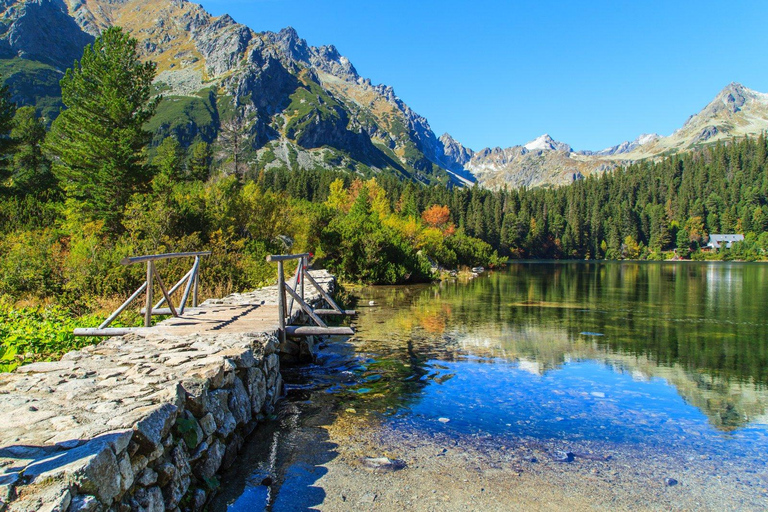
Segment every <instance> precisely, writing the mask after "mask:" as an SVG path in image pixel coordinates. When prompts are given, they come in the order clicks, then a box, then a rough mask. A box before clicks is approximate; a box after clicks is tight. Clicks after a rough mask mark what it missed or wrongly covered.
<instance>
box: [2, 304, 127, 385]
mask: <svg viewBox="0 0 768 512" xmlns="http://www.w3.org/2000/svg"><path fill="white" fill-rule="evenodd" d="M121 318H122V319H118V320H116V321H115V322H113V323H112V325H111V326H110V327H128V326H131V327H132V326H138V325H141V322H142V319H141V317H140V316H139V314H138V313H137V312H132V313H129V312H126V313H124V315H123V316H122V317H121ZM103 321H104V315H97V314H91V315H85V316H80V317H76V316H74V315H73V314H72V313H71V312H70V311H68V310H67V309H66V308H63V307H61V306H58V305H48V306H25V307H16V306H15V305H14V304H12V303H11V302H10V301H8V300H7V299H0V372H9V371H12V370H13V369H14V368H16V367H17V366H19V365H20V364H23V363H28V362H32V361H52V360H58V359H59V358H60V357H61V356H62V355H64V354H65V353H67V352H69V351H71V350H77V349H79V348H82V347H84V346H86V345H91V344H93V343H94V339H93V338H90V337H76V336H75V335H74V334H72V332H73V331H74V329H76V328H78V327H97V326H98V325H99V324H100V323H101V322H103Z"/></svg>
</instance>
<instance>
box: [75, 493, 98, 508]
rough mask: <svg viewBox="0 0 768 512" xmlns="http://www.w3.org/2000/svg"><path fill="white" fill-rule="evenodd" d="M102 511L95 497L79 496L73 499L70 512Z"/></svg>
mask: <svg viewBox="0 0 768 512" xmlns="http://www.w3.org/2000/svg"><path fill="white" fill-rule="evenodd" d="M101 509H102V507H101V504H100V503H99V500H97V499H96V497H95V496H91V495H88V494H79V495H77V496H75V497H74V498H72V502H71V503H70V505H69V511H68V512H99V511H100V510H101Z"/></svg>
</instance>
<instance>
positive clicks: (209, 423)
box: [199, 413, 216, 437]
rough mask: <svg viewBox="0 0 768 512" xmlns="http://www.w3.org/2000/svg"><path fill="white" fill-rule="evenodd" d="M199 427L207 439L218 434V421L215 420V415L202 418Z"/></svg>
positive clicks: (209, 414)
mask: <svg viewBox="0 0 768 512" xmlns="http://www.w3.org/2000/svg"><path fill="white" fill-rule="evenodd" d="M199 425H200V428H202V429H203V434H204V435H205V437H208V436H210V435H211V434H213V433H214V432H216V420H214V419H213V414H211V413H208V414H206V415H205V416H203V417H202V418H200V422H199Z"/></svg>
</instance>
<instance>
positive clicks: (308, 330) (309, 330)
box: [267, 253, 356, 342]
mask: <svg viewBox="0 0 768 512" xmlns="http://www.w3.org/2000/svg"><path fill="white" fill-rule="evenodd" d="M310 257H312V255H311V254H310V253H303V254H279V255H274V254H273V255H270V256H267V261H270V262H276V263H277V309H278V321H279V326H280V341H283V342H284V341H285V338H286V335H288V336H312V335H323V334H340V335H351V334H354V333H355V331H354V330H353V329H352V328H351V327H329V326H328V325H327V324H326V323H325V322H324V321H323V319H322V318H320V316H322V315H355V314H356V313H355V311H354V310H343V309H341V308H340V307H339V306H338V304H336V302H335V301H334V300H333V299H332V298H331V296H330V295H328V293H326V291H325V290H323V287H322V286H320V285H319V284H318V283H317V281H315V278H313V277H312V275H311V274H310V273H309V272H307V267H308V266H309V258H310ZM293 260H298V264H297V266H296V273H295V274H294V276H293V277H292V278H291V280H290V281H288V282H286V280H285V269H284V263H285V262H286V261H293ZM307 281H309V283H310V284H311V285H312V286H313V287H314V288H315V290H317V291H318V293H320V296H321V297H322V298H323V300H324V301H325V302H326V303H327V304H328V306H329V307H330V308H331V309H314V308H312V306H310V305H309V304H307V302H306V301H305V300H304V283H305V282H307ZM286 294H287V295H290V296H291V299H290V302H289V301H288V300H287V295H286ZM294 302H295V303H297V304H298V305H299V307H300V308H301V309H302V310H304V312H305V313H306V314H307V316H309V318H311V319H312V321H313V322H314V323H315V325H314V326H306V325H286V320H287V319H288V320H290V319H291V318H292V317H293V305H294Z"/></svg>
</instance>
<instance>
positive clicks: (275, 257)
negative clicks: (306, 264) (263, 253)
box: [267, 252, 309, 261]
mask: <svg viewBox="0 0 768 512" xmlns="http://www.w3.org/2000/svg"><path fill="white" fill-rule="evenodd" d="M305 256H309V253H308V252H305V253H302V254H270V255H269V256H267V261H287V260H298V259H299V258H304V257H305Z"/></svg>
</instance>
